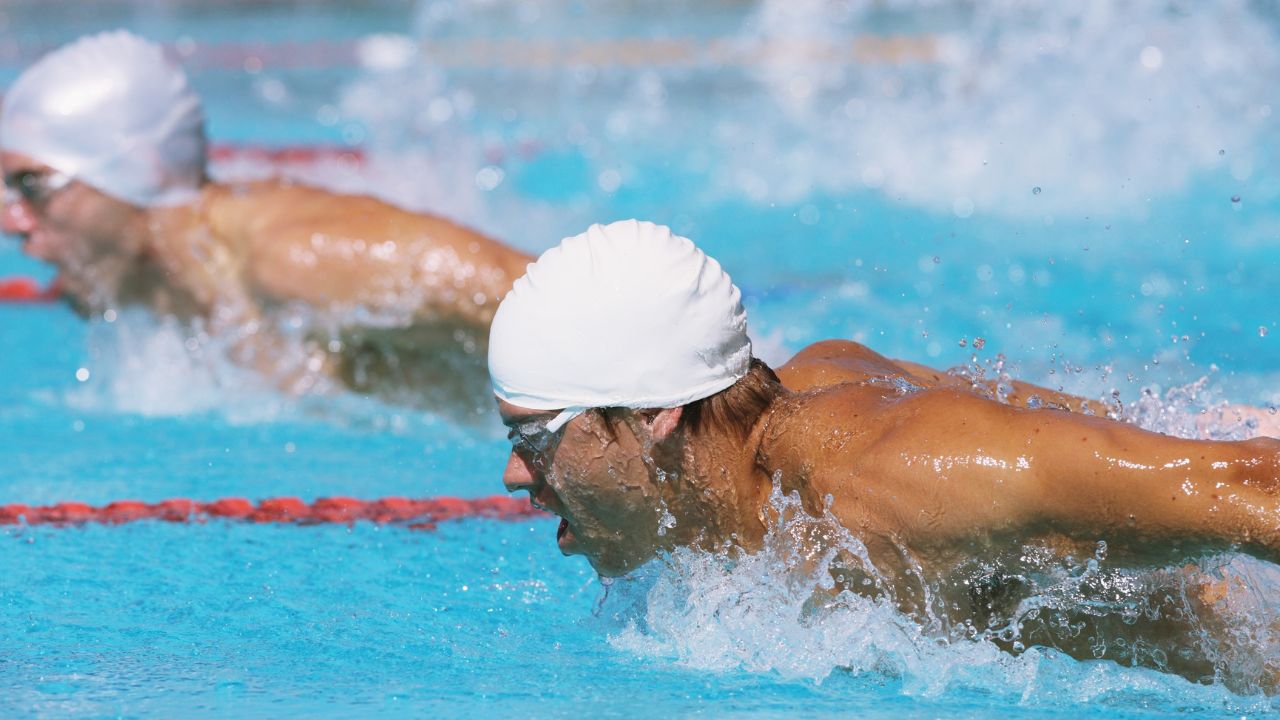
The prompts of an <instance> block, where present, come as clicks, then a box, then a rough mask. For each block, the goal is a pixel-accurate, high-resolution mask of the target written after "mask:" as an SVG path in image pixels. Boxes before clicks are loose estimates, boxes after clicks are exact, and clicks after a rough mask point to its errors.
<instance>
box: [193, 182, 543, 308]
mask: <svg viewBox="0 0 1280 720" xmlns="http://www.w3.org/2000/svg"><path fill="white" fill-rule="evenodd" d="M207 212H208V217H209V222H210V224H211V226H212V228H213V230H214V232H216V233H218V234H221V235H223V236H224V237H226V238H227V239H229V240H232V241H233V243H234V244H235V245H236V246H238V247H240V248H241V249H242V252H243V255H244V262H245V267H246V268H247V276H248V279H249V281H250V282H251V283H252V284H253V285H254V286H255V289H256V290H257V291H258V292H259V293H260V294H263V295H266V296H267V297H268V298H270V299H275V300H278V301H284V302H288V301H301V302H305V303H309V304H312V305H317V306H339V307H341V306H352V307H355V306H359V307H362V308H367V309H372V310H374V311H387V312H394V313H399V314H409V315H412V316H413V317H415V318H417V319H422V318H430V319H456V320H463V321H466V322H473V323H479V324H484V323H487V322H488V321H489V320H490V319H491V318H492V314H493V312H494V311H495V309H496V307H497V303H498V302H499V301H500V300H501V298H502V296H503V295H504V294H505V293H506V291H507V290H508V289H509V288H510V286H511V283H512V282H513V281H514V280H515V278H516V277H518V276H519V275H520V274H522V273H523V272H524V267H525V264H526V263H527V262H528V261H529V257H528V256H527V255H525V254H524V253H521V252H518V251H516V250H513V249H511V248H508V247H506V246H504V245H502V244H501V243H498V242H496V241H495V240H492V239H491V238H488V237H486V236H484V235H481V234H480V233H477V232H475V231H473V230H470V229H467V228H465V227H462V226H460V225H457V224H456V223H453V222H450V221H449V220H445V219H444V218H440V217H436V216H433V215H426V214H420V213H414V212H409V211H407V210H404V209H402V208H398V207H395V206H393V205H390V204H388V203H385V202H383V201H381V200H378V199H376V198H372V197H368V196H361V195H339V194H336V193H331V192H328V191H325V190H321V189H318V188H313V187H308V186H305V185H298V184H292V183H284V182H279V181H264V182H257V183H250V184H245V185H237V186H226V187H224V188H222V192H220V193H217V194H216V195H215V196H214V198H213V200H212V201H211V203H210V207H209V208H208V211H207Z"/></svg>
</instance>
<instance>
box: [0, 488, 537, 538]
mask: <svg viewBox="0 0 1280 720" xmlns="http://www.w3.org/2000/svg"><path fill="white" fill-rule="evenodd" d="M546 516H547V513H545V512H543V511H542V510H538V509H536V508H534V507H533V506H532V505H530V504H529V501H528V499H527V498H514V497H509V496H506V495H491V496H488V497H480V498H470V499H468V498H457V497H434V498H420V499H411V498H403V497H385V498H379V499H377V500H358V499H356V498H349V497H326V498H320V499H318V500H316V501H315V502H312V503H310V504H308V503H305V502H303V501H302V500H300V499H298V498H296V497H276V498H267V499H265V500H262V501H260V502H258V503H257V504H256V505H255V504H254V503H252V502H250V501H249V500H247V499H245V498H239V497H230V498H222V499H220V500H214V501H212V502H197V501H195V500H189V499H186V498H174V499H170V500H162V501H160V502H157V503H144V502H140V501H137V500H117V501H115V502H113V503H109V504H107V505H102V506H100V507H94V506H92V505H87V504H85V503H78V502H61V503H56V504H54V505H34V506H33V505H23V504H20V503H15V504H10V505H0V526H4V525H54V526H68V525H84V524H88V523H99V524H105V525H121V524H124V523H130V522H138V521H141V520H160V521H164V522H175V523H192V522H194V523H203V522H207V521H209V520H219V519H221V520H234V521H242V522H249V523H278V524H293V525H320V524H341V525H351V524H354V523H356V522H359V521H367V522H372V523H376V524H388V523H396V524H402V525H407V526H408V527H409V528H410V529H411V530H434V529H435V527H436V525H437V524H438V523H441V522H445V521H448V520H462V519H465V518H490V519H493V520H507V521H517V520H524V519H526V518H538V517H546Z"/></svg>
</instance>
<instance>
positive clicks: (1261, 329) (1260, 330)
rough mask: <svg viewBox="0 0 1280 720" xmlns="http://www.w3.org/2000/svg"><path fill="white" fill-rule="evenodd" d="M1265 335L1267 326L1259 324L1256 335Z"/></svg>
mask: <svg viewBox="0 0 1280 720" xmlns="http://www.w3.org/2000/svg"><path fill="white" fill-rule="evenodd" d="M1266 336H1267V327H1266V326H1265V325H1259V326H1258V337H1266Z"/></svg>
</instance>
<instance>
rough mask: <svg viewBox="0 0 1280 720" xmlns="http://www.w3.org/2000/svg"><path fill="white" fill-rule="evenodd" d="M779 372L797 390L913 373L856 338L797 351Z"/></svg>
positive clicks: (831, 341)
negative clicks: (857, 341)
mask: <svg viewBox="0 0 1280 720" xmlns="http://www.w3.org/2000/svg"><path fill="white" fill-rule="evenodd" d="M777 373H778V378H779V379H780V380H782V384H783V385H785V386H786V387H787V388H788V389H790V390H792V391H797V392H800V391H806V390H813V389H816V388H823V387H828V386H831V385H840V384H844V383H859V382H865V381H867V380H869V379H872V378H883V377H889V376H898V375H910V374H911V373H910V371H909V370H908V369H907V368H904V367H903V366H902V365H901V364H899V363H897V362H895V361H893V360H890V359H889V358H887V357H885V356H883V355H881V354H880V353H877V352H876V351H874V350H872V349H871V348H869V347H867V346H866V345H863V344H861V343H856V342H853V341H852V340H823V341H821V342H816V343H814V344H812V345H810V346H808V347H806V348H805V349H803V350H801V351H800V352H798V353H796V355H795V357H793V358H791V359H790V360H789V361H787V363H786V364H785V365H783V366H782V367H780V368H778V370H777Z"/></svg>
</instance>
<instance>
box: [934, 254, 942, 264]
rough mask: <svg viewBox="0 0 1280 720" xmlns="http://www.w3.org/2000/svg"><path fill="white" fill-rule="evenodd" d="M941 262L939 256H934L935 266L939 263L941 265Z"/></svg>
mask: <svg viewBox="0 0 1280 720" xmlns="http://www.w3.org/2000/svg"><path fill="white" fill-rule="evenodd" d="M940 262H942V258H940V257H938V256H937V255H934V256H933V264H934V265H937V264H938V263H940Z"/></svg>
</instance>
